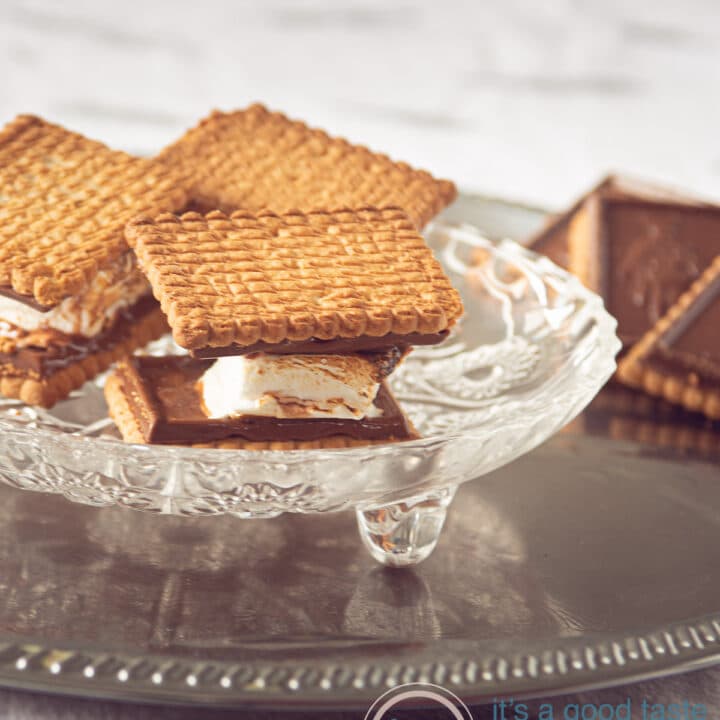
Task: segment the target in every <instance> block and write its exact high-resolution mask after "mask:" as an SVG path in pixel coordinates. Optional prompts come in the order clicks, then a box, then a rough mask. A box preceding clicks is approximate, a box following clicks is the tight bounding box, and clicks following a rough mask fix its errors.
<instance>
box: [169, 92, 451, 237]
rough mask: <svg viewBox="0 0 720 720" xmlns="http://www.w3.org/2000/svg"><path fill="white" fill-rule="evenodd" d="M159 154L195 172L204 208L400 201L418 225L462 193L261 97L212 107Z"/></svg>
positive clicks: (196, 197)
mask: <svg viewBox="0 0 720 720" xmlns="http://www.w3.org/2000/svg"><path fill="white" fill-rule="evenodd" d="M159 159H161V160H162V161H164V162H166V163H168V164H169V165H170V166H173V167H175V166H181V167H184V168H186V169H187V170H189V171H191V172H193V173H194V175H195V182H194V190H193V201H194V202H193V207H194V208H196V209H200V210H201V211H205V212H206V211H208V210H215V209H219V210H223V211H225V212H232V211H233V210H237V209H246V210H252V211H257V210H262V209H269V210H273V211H274V212H278V213H283V212H286V211H288V210H295V209H300V210H305V211H307V210H315V209H318V208H328V207H345V206H347V207H361V206H365V205H373V206H387V205H396V206H399V207H401V208H403V209H404V210H405V212H407V214H408V215H409V216H410V218H411V219H412V221H413V223H414V224H415V226H416V227H418V228H421V227H423V226H424V225H425V224H426V223H427V222H428V221H429V220H430V219H431V218H432V217H433V216H435V215H436V214H437V213H439V212H440V211H441V210H442V209H443V208H444V207H445V206H446V205H448V204H450V203H451V202H452V201H453V200H454V199H455V197H456V196H457V190H456V188H455V185H454V184H453V183H452V182H450V181H449V180H438V179H436V178H434V177H433V176H432V175H430V173H428V172H425V171H423V170H416V169H414V168H412V167H410V166H409V165H407V164H406V163H402V162H394V161H393V160H391V159H390V158H389V157H387V156H386V155H381V154H379V153H374V152H371V151H370V150H368V149H367V148H366V147H362V146H359V145H353V144H351V143H350V142H348V141H347V140H345V139H343V138H335V137H331V136H330V135H328V134H327V133H326V132H324V131H323V130H319V129H316V128H310V127H308V126H307V125H306V124H305V123H303V122H299V121H296V120H291V119H289V118H288V117H286V116H285V115H283V114H282V113H278V112H270V111H269V110H268V109H267V108H265V107H263V106H262V105H257V104H256V105H251V106H250V107H248V108H247V109H245V110H238V111H236V112H230V113H224V112H219V111H215V112H213V113H212V114H211V115H210V116H209V117H207V118H205V119H204V120H202V121H201V122H200V123H199V124H198V125H197V126H196V127H194V128H193V129H191V130H189V131H188V132H187V133H186V134H185V135H184V136H183V137H181V138H180V139H179V140H178V141H176V142H175V143H173V144H172V145H170V146H169V147H167V148H166V149H165V150H163V152H162V153H161V154H160V156H159Z"/></svg>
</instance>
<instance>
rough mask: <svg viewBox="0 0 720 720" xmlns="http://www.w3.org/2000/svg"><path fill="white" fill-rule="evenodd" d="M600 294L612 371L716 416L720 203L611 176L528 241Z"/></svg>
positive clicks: (719, 398)
mask: <svg viewBox="0 0 720 720" xmlns="http://www.w3.org/2000/svg"><path fill="white" fill-rule="evenodd" d="M529 247H530V248H531V249H534V250H536V251H538V252H542V253H544V254H546V255H548V256H549V257H550V258H551V259H552V260H554V261H555V262H556V263H558V264H559V265H561V266H563V267H565V268H566V269H568V270H570V271H571V272H573V273H574V274H575V275H577V276H578V277H579V278H580V279H581V280H582V281H583V283H584V284H585V285H587V286H588V287H589V288H590V289H591V290H593V291H595V292H597V293H598V294H600V295H601V296H602V298H603V300H604V301H605V305H606V307H607V308H608V310H609V311H610V313H612V314H613V315H614V316H615V318H616V319H617V321H618V335H619V337H620V339H621V341H622V343H623V350H622V353H621V356H620V359H619V365H618V372H617V375H616V377H617V380H619V381H620V382H621V383H623V384H625V385H627V386H629V387H632V388H636V389H640V390H642V391H644V392H646V393H649V394H650V395H652V396H655V397H659V398H664V399H665V400H667V401H669V402H671V403H674V404H676V405H678V406H682V407H684V408H686V409H687V410H689V411H692V412H701V413H704V414H705V415H706V417H708V418H710V419H711V420H718V419H720V337H719V336H720V206H717V205H713V204H711V203H709V202H705V201H703V200H699V199H696V198H693V197H691V196H689V195H687V194H683V193H679V192H676V191H674V190H670V189H667V188H663V187H658V186H654V185H651V184H649V183H644V182H640V181H636V180H633V179H630V178H626V177H622V176H616V175H613V176H609V177H607V178H605V179H604V180H603V181H601V182H600V183H599V184H598V185H596V186H595V187H594V188H593V189H592V190H590V191H589V192H588V193H586V194H585V195H583V196H582V197H581V198H580V199H579V200H578V201H577V202H576V203H574V204H573V205H572V207H571V208H570V209H569V210H567V211H566V212H564V213H562V214H559V215H556V216H553V217H551V218H550V219H549V221H548V223H547V224H546V225H545V227H544V228H543V229H542V230H541V231H540V232H539V233H538V234H536V235H535V236H534V237H533V238H531V239H530V241H529Z"/></svg>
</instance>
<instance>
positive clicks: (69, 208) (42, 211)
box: [0, 115, 188, 306]
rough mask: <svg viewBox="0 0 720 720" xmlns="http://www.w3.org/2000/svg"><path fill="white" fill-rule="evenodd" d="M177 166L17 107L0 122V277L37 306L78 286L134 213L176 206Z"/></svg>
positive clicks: (116, 243)
mask: <svg viewBox="0 0 720 720" xmlns="http://www.w3.org/2000/svg"><path fill="white" fill-rule="evenodd" d="M187 189H188V182H187V176H184V175H183V172H182V170H180V169H177V168H171V167H168V165H166V164H163V163H159V162H157V161H155V160H143V159H139V158H135V157H132V156H131V155H128V154H127V153H124V152H118V151H115V150H110V149H109V148H107V147H106V146H105V145H103V144H102V143H99V142H95V141H94V140H88V139H87V138H85V137H83V136H82V135H79V134H77V133H74V132H70V131H69V130H65V129H64V128H62V127H59V126H58V125H53V124H51V123H48V122H45V121H44V120H41V119H40V118H37V117H33V116H30V115H21V116H19V117H17V118H16V119H15V120H13V121H12V122H11V123H9V124H8V125H6V126H5V127H4V128H2V129H0V285H3V286H8V287H11V288H12V290H13V291H14V292H16V293H18V294H20V295H25V296H28V297H29V298H30V299H31V300H32V299H34V300H35V301H36V302H37V303H39V304H41V305H45V306H51V305H55V304H57V303H58V302H60V301H61V300H62V299H63V298H65V297H67V296H69V295H75V294H78V293H80V292H81V291H82V290H83V289H85V288H86V287H87V285H88V284H89V283H90V281H91V280H92V278H93V276H94V274H95V273H96V272H97V270H98V269H100V268H102V267H104V266H106V265H108V264H111V263H112V262H113V261H114V260H115V259H116V258H118V257H119V256H120V255H121V254H122V253H123V252H125V251H126V249H127V245H126V244H125V240H124V237H123V227H124V225H125V223H127V221H128V220H130V219H131V218H132V217H134V216H136V215H138V214H139V213H151V214H155V213H159V212H163V211H173V210H178V209H180V208H182V207H183V206H184V205H185V204H186V203H187V199H188V193H187Z"/></svg>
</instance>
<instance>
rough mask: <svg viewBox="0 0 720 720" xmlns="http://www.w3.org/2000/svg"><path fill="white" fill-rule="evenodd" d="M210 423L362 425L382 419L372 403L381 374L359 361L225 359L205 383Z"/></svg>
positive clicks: (301, 357) (330, 357)
mask: <svg viewBox="0 0 720 720" xmlns="http://www.w3.org/2000/svg"><path fill="white" fill-rule="evenodd" d="M200 383H201V391H202V397H203V402H204V403H205V409H206V411H207V413H208V416H209V417H212V418H220V417H227V416H234V415H263V416H268V417H276V418H339V419H348V420H360V419H362V418H363V417H366V416H367V417H377V416H378V415H380V414H381V413H382V411H380V410H378V409H377V408H376V407H375V406H374V405H373V401H374V400H375V396H376V395H377V391H378V388H379V387H380V385H379V382H378V379H377V369H376V367H375V366H374V365H373V363H372V362H370V361H369V360H367V359H365V358H363V357H361V356H358V355H266V354H257V355H253V356H251V357H245V356H231V357H221V358H219V359H218V360H216V361H215V363H213V365H211V366H210V368H209V369H208V370H207V371H206V372H205V374H204V375H203V376H202V378H201V379H200Z"/></svg>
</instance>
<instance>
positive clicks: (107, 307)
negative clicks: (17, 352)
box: [0, 253, 150, 337]
mask: <svg viewBox="0 0 720 720" xmlns="http://www.w3.org/2000/svg"><path fill="white" fill-rule="evenodd" d="M149 292H150V284H149V283H148V281H147V279H146V278H145V276H144V275H143V274H142V273H141V272H140V270H139V269H138V268H137V266H136V265H135V261H134V257H133V256H132V255H131V254H130V253H128V254H126V255H124V256H123V257H122V258H121V259H120V260H119V261H118V263H116V264H115V265H114V266H113V267H111V268H107V269H105V270H101V271H100V272H98V273H97V274H96V275H95V277H94V278H93V281H92V283H91V284H90V286H89V287H88V288H87V290H85V291H84V292H83V293H82V294H80V295H77V296H72V297H68V298H65V300H63V301H62V302H61V303H60V304H58V305H56V306H55V307H54V308H52V310H48V311H47V312H41V311H40V310H36V309H34V308H32V307H30V306H29V305H26V304H25V303H23V302H20V301H19V300H13V299H12V298H7V297H1V296H0V335H4V336H8V337H12V336H13V333H14V332H15V333H16V331H14V330H13V326H14V327H15V328H21V329H22V330H26V331H29V332H33V331H35V330H47V329H52V330H57V331H59V332H61V333H65V334H66V335H84V336H85V337H93V336H94V335H97V334H98V333H100V332H101V331H102V329H103V328H104V327H105V326H106V325H109V324H110V323H111V322H112V320H113V319H114V318H115V316H116V315H117V313H118V312H119V311H120V310H122V309H123V308H125V307H128V306H130V305H133V304H135V303H136V302H137V301H138V300H139V299H140V298H141V297H142V296H143V295H146V294H147V293H149ZM3 321H4V322H3ZM8 326H9V327H8Z"/></svg>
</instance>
